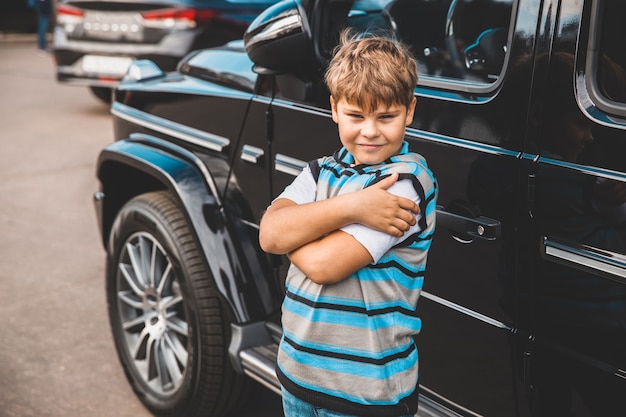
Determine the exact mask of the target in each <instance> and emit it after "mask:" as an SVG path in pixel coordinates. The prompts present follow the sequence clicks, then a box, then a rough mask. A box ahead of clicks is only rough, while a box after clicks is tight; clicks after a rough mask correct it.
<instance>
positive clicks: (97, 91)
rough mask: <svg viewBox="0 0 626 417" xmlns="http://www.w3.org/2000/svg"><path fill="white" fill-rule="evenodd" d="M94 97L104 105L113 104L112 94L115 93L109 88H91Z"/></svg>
mask: <svg viewBox="0 0 626 417" xmlns="http://www.w3.org/2000/svg"><path fill="white" fill-rule="evenodd" d="M89 89H90V90H91V92H92V93H93V95H94V96H96V98H97V99H98V100H100V101H102V102H103V103H107V104H110V103H111V99H112V97H111V94H112V93H113V92H112V90H111V89H110V88H107V87H89Z"/></svg>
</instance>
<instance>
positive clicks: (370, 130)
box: [361, 121, 378, 138]
mask: <svg viewBox="0 0 626 417" xmlns="http://www.w3.org/2000/svg"><path fill="white" fill-rule="evenodd" d="M361 135H362V136H364V137H366V138H374V137H376V136H378V125H377V124H376V122H375V121H365V122H364V123H363V126H361Z"/></svg>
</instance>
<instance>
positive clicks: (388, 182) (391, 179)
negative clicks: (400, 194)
mask: <svg viewBox="0 0 626 417" xmlns="http://www.w3.org/2000/svg"><path fill="white" fill-rule="evenodd" d="M396 181H398V173H397V172H394V173H393V174H391V175H390V176H388V177H387V178H385V179H384V180H381V181H378V182H377V183H376V184H374V185H373V187H377V188H382V189H383V190H386V189H388V188H389V187H391V186H392V185H394V184H395V183H396Z"/></svg>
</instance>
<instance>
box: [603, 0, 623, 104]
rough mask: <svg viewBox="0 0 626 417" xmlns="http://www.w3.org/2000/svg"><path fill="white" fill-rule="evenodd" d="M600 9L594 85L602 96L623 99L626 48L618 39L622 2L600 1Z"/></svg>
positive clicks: (621, 33) (612, 0) (621, 35)
mask: <svg viewBox="0 0 626 417" xmlns="http://www.w3.org/2000/svg"><path fill="white" fill-rule="evenodd" d="M600 10H601V11H600V16H599V19H600V21H598V23H599V28H600V33H599V42H598V43H599V45H598V47H599V55H598V62H597V67H596V68H597V71H596V74H595V76H596V80H597V86H598V89H599V93H600V94H601V95H602V96H603V97H605V98H606V99H608V100H610V101H613V102H618V103H626V49H624V45H623V41H622V40H623V38H624V36H623V35H626V27H625V26H624V20H623V17H624V12H626V3H625V2H623V0H611V1H604V2H603V4H602V7H601V9H600Z"/></svg>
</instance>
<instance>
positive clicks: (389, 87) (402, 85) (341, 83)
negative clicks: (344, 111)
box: [324, 30, 417, 110]
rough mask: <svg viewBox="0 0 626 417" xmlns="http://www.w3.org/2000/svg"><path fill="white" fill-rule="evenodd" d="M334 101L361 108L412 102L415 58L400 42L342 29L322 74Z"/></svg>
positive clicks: (415, 70) (372, 108)
mask: <svg viewBox="0 0 626 417" xmlns="http://www.w3.org/2000/svg"><path fill="white" fill-rule="evenodd" d="M324 79H325V81H326V85H327V86H328V89H329V90H330V95H331V96H332V98H333V100H335V102H338V101H340V100H342V99H344V100H345V101H347V102H348V103H354V104H356V105H358V106H359V107H361V108H363V109H366V108H367V109H369V110H374V109H376V108H377V107H378V105H380V104H382V105H385V106H391V105H394V104H400V105H404V106H406V107H407V108H408V107H409V105H410V104H411V103H412V102H413V99H414V97H415V96H414V90H415V86H416V85H417V62H416V61H415V58H414V57H413V55H412V54H411V53H410V52H409V50H408V49H407V48H406V47H405V46H404V45H402V44H401V43H400V42H398V41H396V40H393V39H390V38H386V37H381V36H369V37H358V35H355V34H351V33H350V32H349V31H348V30H346V31H344V32H342V33H341V37H340V41H339V45H338V46H337V47H336V48H335V52H334V55H333V58H332V59H331V61H330V64H329V66H328V70H327V71H326V76H325V78H324Z"/></svg>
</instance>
